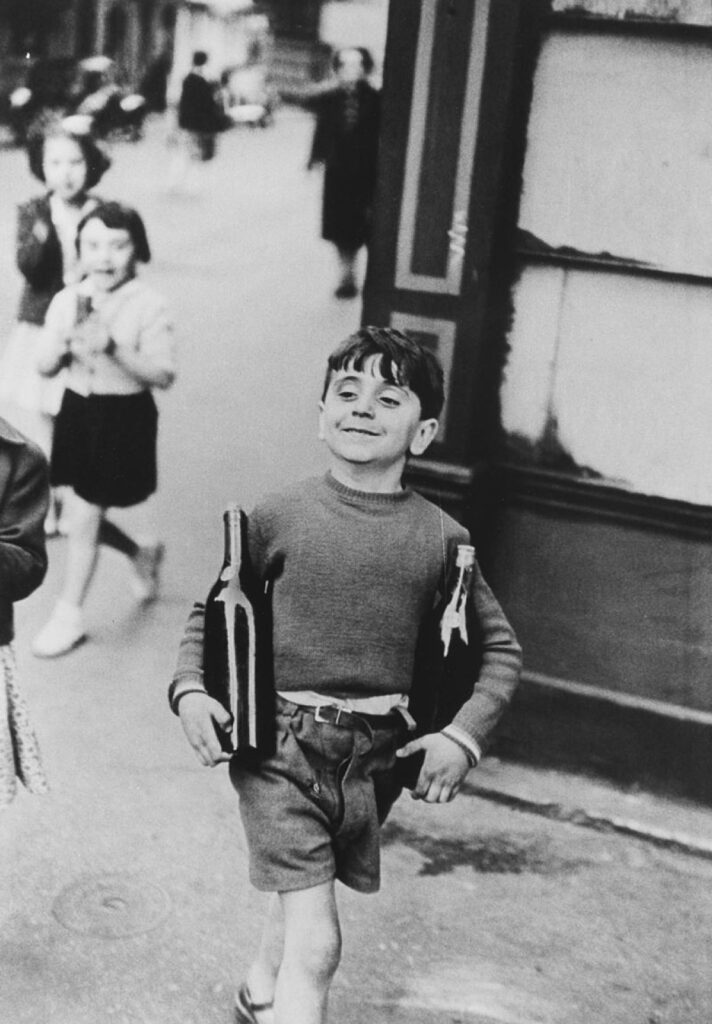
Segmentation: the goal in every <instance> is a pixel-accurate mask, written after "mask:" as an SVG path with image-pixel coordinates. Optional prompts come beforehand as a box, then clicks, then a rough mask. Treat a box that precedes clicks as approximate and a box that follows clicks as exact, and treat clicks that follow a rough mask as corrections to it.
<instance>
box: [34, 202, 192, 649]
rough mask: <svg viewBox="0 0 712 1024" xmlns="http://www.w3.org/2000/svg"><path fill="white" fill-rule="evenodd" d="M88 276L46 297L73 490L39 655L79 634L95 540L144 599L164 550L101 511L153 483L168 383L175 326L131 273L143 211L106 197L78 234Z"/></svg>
mask: <svg viewBox="0 0 712 1024" xmlns="http://www.w3.org/2000/svg"><path fill="white" fill-rule="evenodd" d="M77 242H78V247H79V256H80V261H81V265H82V269H83V271H84V273H85V277H84V278H83V280H82V281H81V282H80V283H79V284H74V285H70V286H69V287H68V288H65V289H64V290H63V291H61V292H60V293H59V294H58V295H56V296H55V298H54V299H53V300H52V303H51V305H50V307H49V310H48V311H47V318H46V322H45V331H44V337H43V341H42V347H41V350H40V359H39V368H40V371H41V372H42V373H45V374H46V375H47V376H50V377H51V376H54V375H56V374H57V373H58V372H60V370H61V369H62V368H63V367H66V389H65V392H64V397H63V399H62V405H61V408H60V410H59V413H58V416H57V424H56V429H55V435H54V443H53V446H52V465H51V480H52V482H53V483H54V484H56V485H60V484H62V485H66V486H68V487H71V488H72V490H73V495H72V510H71V516H70V524H69V543H68V550H67V565H66V571H65V579H64V585H63V588H62V591H61V594H60V598H59V600H58V602H57V604H56V605H55V608H54V610H53V612H52V615H51V617H50V619H49V621H48V622H47V624H46V625H45V626H44V628H43V629H42V630H41V631H40V633H39V634H38V636H37V637H36V638H35V641H34V644H33V647H32V650H33V653H34V654H36V655H37V656H39V657H55V656H56V655H60V654H65V653H66V652H68V651H70V650H72V648H74V647H76V646H77V644H79V643H81V642H82V641H83V640H84V639H85V636H86V634H85V629H84V621H83V606H84V601H85V598H86V596H87V592H88V590H89V586H90V584H91V581H92V579H93V577H94V572H95V569H96V565H97V558H98V553H99V545H100V544H106V545H108V546H109V547H113V548H114V549H115V550H117V551H120V552H121V553H122V554H124V555H126V556H127V557H128V558H129V560H130V562H131V566H132V570H133V590H134V593H135V595H136V597H137V598H138V599H139V600H141V601H149V600H152V599H153V598H155V597H156V596H157V591H158V582H159V581H158V572H159V567H160V562H161V559H162V556H163V545H162V544H160V543H158V542H151V543H139V542H138V541H136V540H134V539H133V538H132V537H130V536H129V535H128V534H126V533H125V532H124V531H122V530H120V529H119V528H118V527H117V526H116V525H115V524H114V523H112V522H110V521H109V520H108V519H107V518H106V511H107V509H108V508H110V507H119V508H127V507H131V506H134V505H137V504H139V503H141V502H143V501H145V500H146V499H147V498H148V497H149V495H151V494H153V492H154V491H155V489H156V483H157V471H156V437H157V426H158V412H157V409H156V404H155V401H154V399H153V395H152V393H151V389H152V388H167V387H170V385H171V384H172V383H173V380H174V378H175V341H174V336H173V327H172V324H171V321H170V319H169V316H168V312H167V309H166V304H165V302H164V300H163V298H162V297H161V296H160V295H159V294H158V293H157V292H155V291H154V290H153V288H150V287H149V286H148V285H145V284H143V283H142V282H141V281H139V280H138V279H137V278H136V267H137V263H138V262H141V263H147V262H148V261H149V260H150V258H151V254H150V249H149V245H148V239H147V237H146V231H145V228H144V225H143V222H142V220H141V218H140V217H139V215H138V213H136V211H135V210H133V209H131V208H130V207H126V206H122V205H121V204H119V203H104V204H102V205H101V206H97V207H96V208H95V209H93V210H91V211H90V212H89V213H88V214H87V215H86V216H85V217H84V219H83V220H82V221H81V223H80V224H79V228H78V233H77Z"/></svg>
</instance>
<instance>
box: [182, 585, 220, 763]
mask: <svg viewBox="0 0 712 1024" xmlns="http://www.w3.org/2000/svg"><path fill="white" fill-rule="evenodd" d="M204 619H205V606H204V605H203V604H202V603H201V602H199V601H198V602H196V603H195V604H194V605H193V608H192V610H191V613H190V615H189V616H188V622H187V623H186V627H185V632H184V633H183V638H182V640H181V642H180V647H179V649H178V665H177V667H176V671H175V675H174V676H173V682H172V683H171V685H170V689H169V690H168V702H169V704H170V706H171V710H172V711H173V713H174V714H176V715H178V716H179V718H180V721H181V725H182V726H183V731H184V732H185V735H186V737H187V739H188V742H189V743H190V745H191V747H192V748H193V750H194V751H195V753H196V756H197V758H198V760H199V761H200V763H201V764H203V765H206V766H208V767H210V768H212V767H214V766H215V765H216V764H219V763H220V762H221V761H229V760H230V754H228V753H225V751H224V750H223V749H222V747H221V746H220V741H219V740H218V736H217V733H216V728H218V729H223V730H225V731H227V730H229V728H230V725H231V718H230V714H229V712H228V711H226V710H225V708H224V707H223V706H222V704H220V703H219V702H218V701H216V700H213V698H212V697H210V696H208V694H207V693H206V692H205V687H204V686H203V633H204V628H203V623H204Z"/></svg>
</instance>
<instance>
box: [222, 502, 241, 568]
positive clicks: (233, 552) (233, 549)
mask: <svg viewBox="0 0 712 1024" xmlns="http://www.w3.org/2000/svg"><path fill="white" fill-rule="evenodd" d="M223 527H224V531H225V558H224V562H223V565H224V566H225V568H228V567H229V568H232V569H235V570H237V571H239V568H240V564H241V562H242V516H241V513H240V509H239V508H237V507H236V506H231V507H230V508H228V509H226V510H225V512H224V514H223Z"/></svg>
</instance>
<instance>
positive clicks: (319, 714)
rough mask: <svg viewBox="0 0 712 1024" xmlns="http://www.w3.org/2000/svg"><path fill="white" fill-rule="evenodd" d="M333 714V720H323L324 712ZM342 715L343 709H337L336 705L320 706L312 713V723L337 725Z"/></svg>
mask: <svg viewBox="0 0 712 1024" xmlns="http://www.w3.org/2000/svg"><path fill="white" fill-rule="evenodd" d="M327 709H328V710H330V711H333V712H335V715H334V717H333V718H331V717H329V718H325V717H324V712H325V711H326V710H327ZM343 713H344V708H340V707H338V706H337V705H336V704H320V705H319V706H318V708H317V709H316V710H315V712H314V721H315V722H321V723H322V724H323V725H338V724H339V719H340V718H341V716H342V715H343Z"/></svg>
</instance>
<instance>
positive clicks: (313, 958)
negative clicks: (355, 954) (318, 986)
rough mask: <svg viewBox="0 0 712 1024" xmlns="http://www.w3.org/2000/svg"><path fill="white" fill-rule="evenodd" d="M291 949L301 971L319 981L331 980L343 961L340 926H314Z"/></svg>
mask: <svg viewBox="0 0 712 1024" xmlns="http://www.w3.org/2000/svg"><path fill="white" fill-rule="evenodd" d="M291 950H292V954H293V956H294V960H295V961H296V965H298V967H299V969H300V971H302V972H303V973H304V974H306V975H308V976H309V977H311V978H313V979H314V981H316V982H317V983H319V982H326V981H330V980H331V978H332V977H333V976H334V974H335V973H336V969H337V968H338V966H339V962H340V961H341V932H340V930H339V928H338V927H328V928H314V929H312V930H310V931H309V932H308V933H307V934H305V935H303V936H302V937H301V938H300V940H299V941H298V942H295V943H294V944H293V945H292V946H291ZM285 952H286V950H285Z"/></svg>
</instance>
